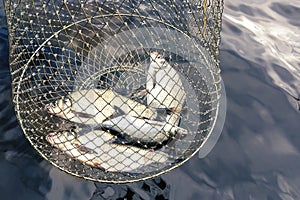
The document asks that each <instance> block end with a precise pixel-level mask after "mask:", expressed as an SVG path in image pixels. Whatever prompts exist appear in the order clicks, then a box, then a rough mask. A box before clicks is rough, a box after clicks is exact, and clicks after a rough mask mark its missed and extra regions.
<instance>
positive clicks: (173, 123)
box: [101, 113, 188, 148]
mask: <svg viewBox="0 0 300 200" xmlns="http://www.w3.org/2000/svg"><path fill="white" fill-rule="evenodd" d="M178 119H179V117H178V116H177V114H175V113H172V114H170V115H168V116H167V118H166V121H164V122H161V121H155V120H148V119H140V118H137V117H133V116H130V115H122V116H119V117H116V118H113V119H110V120H106V121H104V122H103V123H102V124H101V126H103V127H104V128H107V129H110V130H113V131H115V132H117V133H118V134H119V135H121V136H122V138H124V141H123V142H125V143H134V144H141V145H143V146H146V147H147V148H149V147H158V146H161V145H162V144H164V143H166V142H167V141H169V140H170V139H171V138H174V137H175V136H176V137H179V136H180V137H184V136H186V135H187V133H188V131H187V130H186V129H183V128H180V127H178V126H177V124H178Z"/></svg>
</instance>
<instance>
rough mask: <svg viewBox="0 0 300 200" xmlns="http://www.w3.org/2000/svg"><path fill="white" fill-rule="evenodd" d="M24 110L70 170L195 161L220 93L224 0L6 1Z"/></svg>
mask: <svg viewBox="0 0 300 200" xmlns="http://www.w3.org/2000/svg"><path fill="white" fill-rule="evenodd" d="M5 6H6V12H7V19H8V26H9V35H10V67H11V76H12V86H13V89H12V90H13V95H14V104H15V110H16V114H17V117H18V120H19V122H20V124H21V127H22V129H23V130H24V133H25V135H26V137H27V138H28V139H29V141H30V142H31V144H32V145H33V146H34V147H35V148H36V149H37V150H38V151H39V153H40V154H41V155H42V156H43V157H44V158H46V159H47V160H49V161H50V162H51V163H52V164H54V165H55V166H57V167H59V168H60V169H62V170H64V171H66V172H68V173H71V174H73V175H76V176H79V177H83V178H86V179H90V180H95V181H101V182H130V181H135V180H141V179H146V178H149V177H153V176H157V175H159V174H162V173H164V172H166V171H169V170H171V169H173V168H174V167H177V166H179V165H180V164H182V163H183V162H184V161H186V160H187V159H188V158H190V157H191V156H192V155H194V154H195V153H196V151H197V150H199V148H200V147H201V144H202V143H203V141H204V140H205V138H207V137H208V135H209V134H210V131H211V130H212V127H213V126H214V123H215V120H216V115H217V109H218V100H219V96H220V71H219V67H218V45H219V36H220V24H221V11H222V2H221V1H206V0H204V1H196V0H190V1H183V0H182V1H177V0H171V1H160V0H155V1H154V0H143V1H142V0H130V1H121V0H115V1H112V0H110V1H108V0H107V1H104V0H94V1H91V0H90V1H75V0H74V1H73V0H69V1H68V0H66V1H54V0H52V1H50V0H49V1H6V2H5Z"/></svg>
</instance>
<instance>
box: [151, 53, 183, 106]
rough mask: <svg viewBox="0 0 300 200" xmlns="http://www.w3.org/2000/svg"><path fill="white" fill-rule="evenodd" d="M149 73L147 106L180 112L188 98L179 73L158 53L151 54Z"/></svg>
mask: <svg viewBox="0 0 300 200" xmlns="http://www.w3.org/2000/svg"><path fill="white" fill-rule="evenodd" d="M150 57H151V63H150V66H149V69H148V73H147V83H146V91H147V92H148V94H147V105H149V106H151V107H154V108H168V109H174V110H176V111H180V110H181V108H182V107H183V103H184V101H185V98H186V94H185V91H184V87H183V84H182V81H181V78H180V76H179V74H178V72H177V71H176V70H175V69H174V68H173V67H172V66H171V65H170V64H169V63H168V62H167V61H166V60H165V58H164V57H163V56H162V55H160V54H159V53H158V52H152V53H150Z"/></svg>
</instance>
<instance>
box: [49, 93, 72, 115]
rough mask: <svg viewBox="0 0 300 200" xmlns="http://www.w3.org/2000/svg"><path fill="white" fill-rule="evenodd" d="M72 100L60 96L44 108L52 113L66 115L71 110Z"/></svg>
mask: <svg viewBox="0 0 300 200" xmlns="http://www.w3.org/2000/svg"><path fill="white" fill-rule="evenodd" d="M71 108H72V101H71V100H70V99H69V98H66V97H64V98H61V99H58V100H56V101H54V102H51V103H49V104H47V105H46V106H45V110H46V111H47V112H48V113H50V114H53V115H58V116H66V115H67V114H68V113H70V112H71Z"/></svg>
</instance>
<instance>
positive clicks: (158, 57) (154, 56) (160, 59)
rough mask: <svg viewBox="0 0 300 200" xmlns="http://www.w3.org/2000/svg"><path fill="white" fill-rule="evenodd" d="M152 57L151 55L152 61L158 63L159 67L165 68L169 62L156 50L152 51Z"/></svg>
mask: <svg viewBox="0 0 300 200" xmlns="http://www.w3.org/2000/svg"><path fill="white" fill-rule="evenodd" d="M150 57H151V62H152V63H156V64H157V65H158V66H159V68H163V67H165V66H166V64H167V61H166V59H165V58H164V57H163V56H162V55H161V54H159V53H158V52H156V51H155V52H151V53H150Z"/></svg>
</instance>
